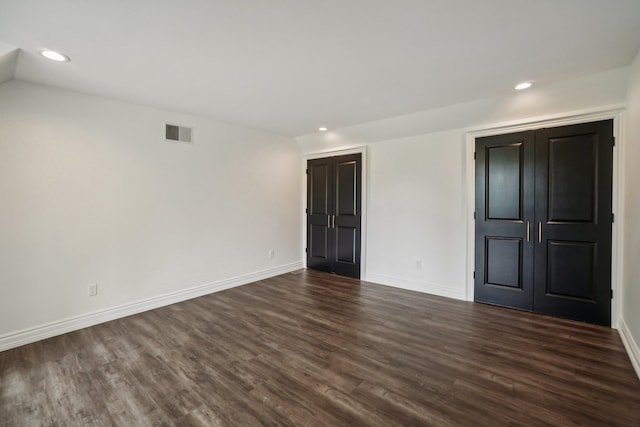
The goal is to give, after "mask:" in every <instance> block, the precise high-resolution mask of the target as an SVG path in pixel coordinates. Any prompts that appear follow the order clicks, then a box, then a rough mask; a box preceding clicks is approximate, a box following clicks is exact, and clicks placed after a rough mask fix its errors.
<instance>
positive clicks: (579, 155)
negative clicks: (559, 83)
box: [534, 120, 613, 326]
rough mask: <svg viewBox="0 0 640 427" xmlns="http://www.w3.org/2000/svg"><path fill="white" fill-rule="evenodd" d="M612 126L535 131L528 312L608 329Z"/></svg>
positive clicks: (587, 126) (577, 126)
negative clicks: (532, 262) (530, 303)
mask: <svg viewBox="0 0 640 427" xmlns="http://www.w3.org/2000/svg"><path fill="white" fill-rule="evenodd" d="M612 176H613V122H612V121H611V120H607V121H602V122H594V123H586V124H580V125H572V126H563V127H559V128H549V129H541V130H539V131H537V132H536V196H535V197H536V222H537V224H538V230H537V232H538V236H537V237H538V241H539V243H538V244H537V245H536V251H535V272H534V275H535V285H534V309H535V311H537V312H540V313H546V314H551V315H555V316H560V317H568V318H571V319H576V320H581V321H585V322H590V323H596V324H601V325H606V326H610V324H611V202H612Z"/></svg>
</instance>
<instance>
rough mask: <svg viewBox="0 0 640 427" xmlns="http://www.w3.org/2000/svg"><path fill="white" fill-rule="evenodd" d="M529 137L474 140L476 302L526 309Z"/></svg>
mask: <svg viewBox="0 0 640 427" xmlns="http://www.w3.org/2000/svg"><path fill="white" fill-rule="evenodd" d="M533 159H534V133H533V131H529V132H519V133H512V134H506V135H497V136H490V137H485V138H478V139H477V140H476V248H475V256H476V261H475V264H476V270H475V274H476V278H475V299H476V301H482V302H487V303H491V304H497V305H503V306H509V307H516V308H520V309H523V310H531V309H532V304H533V246H534V243H533V242H532V240H531V226H532V224H533V221H534V161H533Z"/></svg>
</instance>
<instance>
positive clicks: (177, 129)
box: [164, 123, 193, 143]
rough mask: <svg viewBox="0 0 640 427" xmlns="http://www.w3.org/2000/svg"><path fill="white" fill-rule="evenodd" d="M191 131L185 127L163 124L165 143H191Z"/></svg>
mask: <svg viewBox="0 0 640 427" xmlns="http://www.w3.org/2000/svg"><path fill="white" fill-rule="evenodd" d="M192 134H193V132H192V129H191V128H190V127H186V126H178V125H170V124H168V123H166V124H165V129H164V135H165V136H164V138H165V139H166V140H167V141H178V142H188V143H192V142H193V140H192V139H191V137H192Z"/></svg>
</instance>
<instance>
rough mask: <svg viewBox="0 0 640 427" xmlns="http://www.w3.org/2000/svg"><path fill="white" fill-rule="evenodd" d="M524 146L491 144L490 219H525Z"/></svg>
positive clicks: (488, 194)
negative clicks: (523, 193)
mask: <svg viewBox="0 0 640 427" xmlns="http://www.w3.org/2000/svg"><path fill="white" fill-rule="evenodd" d="M521 151H522V145H521V144H516V145H502V146H497V147H487V153H486V155H487V165H488V168H487V202H488V205H489V209H488V213H487V218H489V219H511V220H521V219H522V215H521V208H522V199H521V195H522V180H521V176H522V173H521V171H522V168H523V165H522V160H523V158H522V152H521Z"/></svg>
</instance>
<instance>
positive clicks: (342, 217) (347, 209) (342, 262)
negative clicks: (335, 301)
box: [307, 154, 362, 278]
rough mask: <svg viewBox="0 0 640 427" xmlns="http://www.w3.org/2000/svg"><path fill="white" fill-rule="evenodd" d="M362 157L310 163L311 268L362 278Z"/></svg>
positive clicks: (308, 222)
mask: <svg viewBox="0 0 640 427" xmlns="http://www.w3.org/2000/svg"><path fill="white" fill-rule="evenodd" d="M361 175H362V155H361V154H353V155H346V156H339V157H329V158H324V159H314V160H309V161H308V163H307V267H309V268H314V269H318V270H323V271H329V272H333V273H336V274H340V275H343V276H349V277H355V278H359V277H360V252H361V243H360V239H361V215H362V214H361V210H362V197H361V191H362V177H361Z"/></svg>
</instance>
